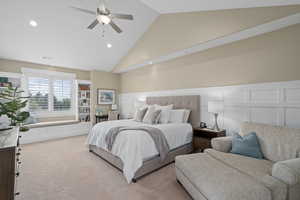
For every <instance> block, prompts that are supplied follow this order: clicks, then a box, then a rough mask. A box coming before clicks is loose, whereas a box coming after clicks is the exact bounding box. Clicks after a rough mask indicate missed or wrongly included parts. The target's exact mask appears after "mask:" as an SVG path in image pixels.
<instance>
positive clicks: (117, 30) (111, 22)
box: [109, 21, 122, 33]
mask: <svg viewBox="0 0 300 200" xmlns="http://www.w3.org/2000/svg"><path fill="white" fill-rule="evenodd" d="M109 24H110V25H111V27H112V28H113V29H114V30H115V31H116V32H117V33H122V30H121V29H120V27H118V26H117V24H115V23H114V22H113V21H110V23H109Z"/></svg>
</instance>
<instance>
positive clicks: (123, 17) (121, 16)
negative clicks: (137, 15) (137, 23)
mask: <svg viewBox="0 0 300 200" xmlns="http://www.w3.org/2000/svg"><path fill="white" fill-rule="evenodd" d="M110 16H112V17H114V18H118V19H127V20H133V16H132V15H127V14H118V13H111V14H110Z"/></svg>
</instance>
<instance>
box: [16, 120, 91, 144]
mask: <svg viewBox="0 0 300 200" xmlns="http://www.w3.org/2000/svg"><path fill="white" fill-rule="evenodd" d="M91 127H92V125H91V123H90V122H80V123H77V124H68V125H59V126H48V127H40V128H32V129H30V130H29V131H28V132H24V133H22V138H21V140H20V143H21V144H29V143H34V142H42V141H47V140H54V139H59V138H66V137H72V136H79V135H87V134H88V133H89V131H90V129H91Z"/></svg>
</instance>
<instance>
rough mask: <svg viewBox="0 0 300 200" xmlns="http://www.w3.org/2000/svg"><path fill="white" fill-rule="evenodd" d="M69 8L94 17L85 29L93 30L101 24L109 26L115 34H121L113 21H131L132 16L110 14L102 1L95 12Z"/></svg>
mask: <svg viewBox="0 0 300 200" xmlns="http://www.w3.org/2000/svg"><path fill="white" fill-rule="evenodd" d="M71 8H73V9H75V10H77V11H81V12H84V13H88V14H92V15H96V19H95V20H94V21H93V22H92V23H91V24H90V25H89V26H88V27H87V28H88V29H93V28H95V27H96V26H97V24H99V23H101V24H103V25H107V24H109V25H110V26H111V27H112V28H113V29H114V30H115V31H116V32H117V33H122V30H121V28H120V27H119V26H118V25H117V24H115V23H114V21H113V19H125V20H133V16H132V15H129V14H118V13H111V11H110V10H109V9H107V8H106V7H105V5H104V1H102V2H101V3H100V5H99V7H98V8H97V10H96V12H94V11H92V10H88V9H84V8H78V7H74V6H71Z"/></svg>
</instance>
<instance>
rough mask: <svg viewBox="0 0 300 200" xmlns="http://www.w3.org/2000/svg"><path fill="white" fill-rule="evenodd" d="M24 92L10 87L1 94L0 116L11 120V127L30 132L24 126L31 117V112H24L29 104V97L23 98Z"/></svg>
mask: <svg viewBox="0 0 300 200" xmlns="http://www.w3.org/2000/svg"><path fill="white" fill-rule="evenodd" d="M23 92H24V91H22V90H19V88H18V87H15V88H13V87H10V86H9V87H7V88H6V89H4V90H3V91H1V92H0V116H2V115H6V116H7V117H8V118H9V119H10V126H12V127H19V128H20V131H28V130H29V128H28V127H25V126H23V123H24V121H25V120H26V119H27V118H28V117H29V116H30V114H29V112H26V111H23V108H25V107H26V105H27V102H28V100H27V99H28V97H22V95H21V94H22V93H23ZM7 128H9V127H7Z"/></svg>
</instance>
